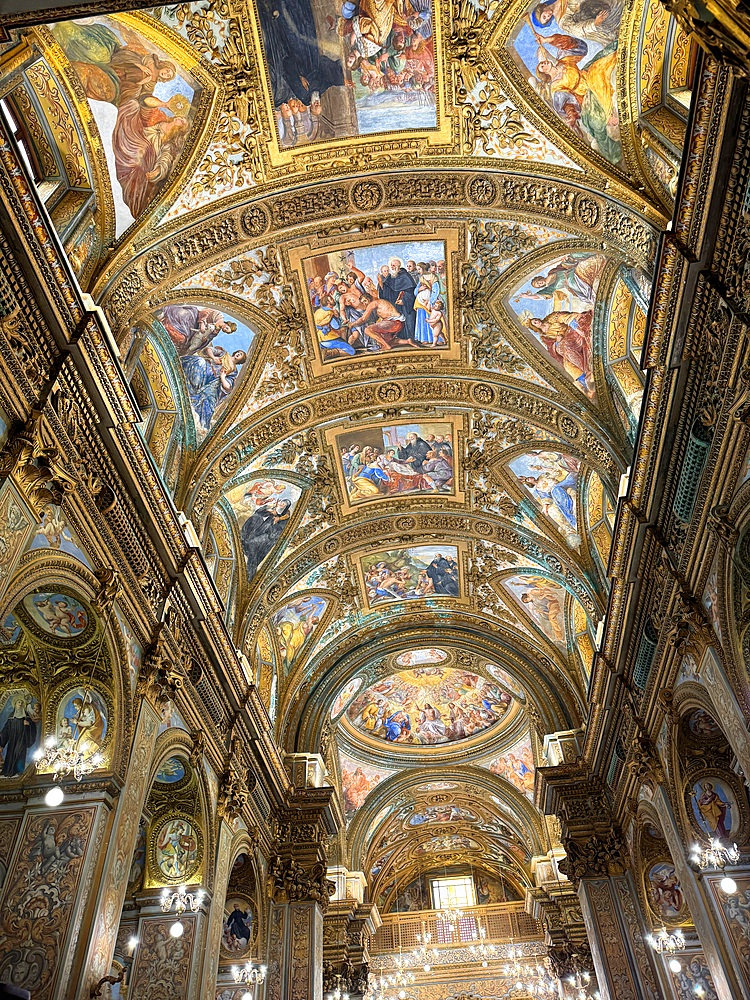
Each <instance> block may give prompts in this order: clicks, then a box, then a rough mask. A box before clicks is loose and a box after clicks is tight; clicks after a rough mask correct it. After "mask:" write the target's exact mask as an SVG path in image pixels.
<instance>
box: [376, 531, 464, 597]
mask: <svg viewBox="0 0 750 1000" xmlns="http://www.w3.org/2000/svg"><path fill="white" fill-rule="evenodd" d="M359 565H360V570H361V572H362V577H363V580H364V585H365V591H366V594H367V601H368V604H369V605H370V607H373V606H374V605H376V604H388V603H391V602H393V601H415V600H420V599H421V598H425V597H450V598H453V599H456V598H458V597H459V596H460V594H461V585H460V569H459V562H458V549H457V547H456V546H455V545H420V546H417V547H416V548H412V549H388V550H386V551H384V552H375V553H373V554H372V555H367V556H363V557H362V558H361V559H360V564H359Z"/></svg>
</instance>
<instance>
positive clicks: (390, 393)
mask: <svg viewBox="0 0 750 1000" xmlns="http://www.w3.org/2000/svg"><path fill="white" fill-rule="evenodd" d="M403 394H404V391H403V389H402V388H401V386H400V385H399V384H398V382H386V383H385V384H384V385H379V386H378V388H377V392H376V396H377V397H378V399H379V400H380V401H381V402H382V403H397V402H398V401H399V399H401V397H402V396H403Z"/></svg>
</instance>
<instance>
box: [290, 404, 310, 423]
mask: <svg viewBox="0 0 750 1000" xmlns="http://www.w3.org/2000/svg"><path fill="white" fill-rule="evenodd" d="M311 416H312V410H311V409H310V407H309V406H308V405H307V404H306V403H298V404H297V405H296V406H293V407H292V408H291V410H290V411H289V423H290V424H293V425H294V426H295V427H300V426H301V425H302V424H306V423H307V421H308V420H309V419H310V417H311Z"/></svg>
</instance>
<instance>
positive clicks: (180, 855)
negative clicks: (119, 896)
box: [154, 817, 203, 882]
mask: <svg viewBox="0 0 750 1000" xmlns="http://www.w3.org/2000/svg"><path fill="white" fill-rule="evenodd" d="M202 842H203V838H202V836H201V834H200V831H199V830H198V829H197V827H195V826H194V825H193V824H192V823H191V822H190V820H187V819H182V818H181V817H173V818H172V819H168V820H166V821H165V822H164V823H163V824H162V826H161V827H160V829H159V831H158V833H157V834H156V837H155V854H154V860H155V862H156V867H157V868H158V869H159V872H160V873H161V874H162V875H163V876H164V878H166V879H169V881H170V882H187V881H188V880H189V879H190V876H191V875H193V874H194V873H195V872H196V871H197V869H198V865H199V864H200V860H201V856H200V854H201V852H200V848H201V846H202Z"/></svg>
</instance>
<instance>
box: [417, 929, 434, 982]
mask: <svg viewBox="0 0 750 1000" xmlns="http://www.w3.org/2000/svg"><path fill="white" fill-rule="evenodd" d="M417 941H418V942H419V947H418V948H415V949H414V958H415V959H416V960H417V964H418V965H421V966H422V968H423V969H424V971H425V972H429V971H430V970H431V968H432V965H433V963H434V962H436V961H437V957H438V953H437V948H430V947H429V945H430V942H431V941H432V934H430V932H429V931H423V932H422V934H417Z"/></svg>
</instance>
